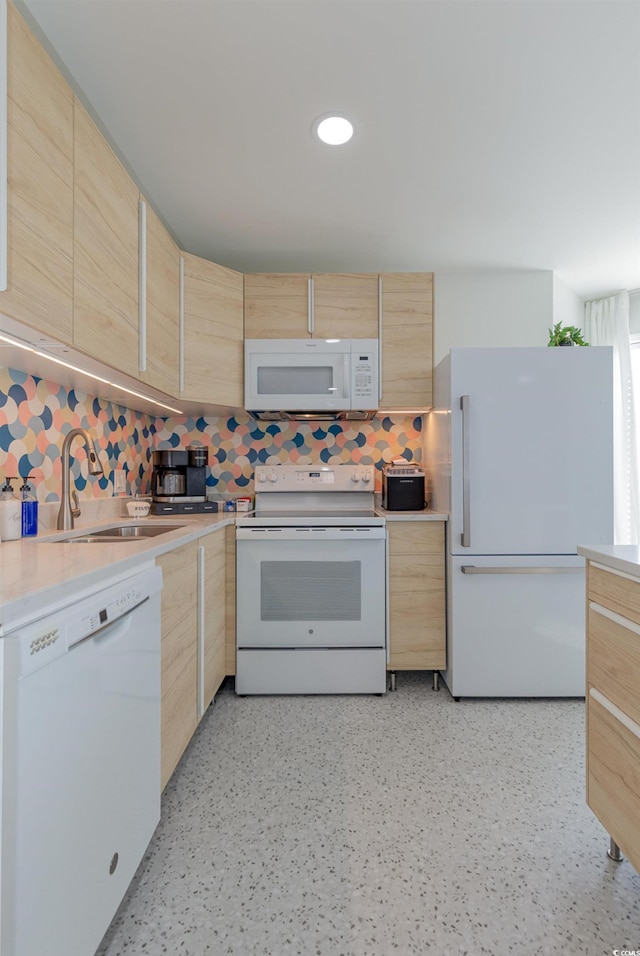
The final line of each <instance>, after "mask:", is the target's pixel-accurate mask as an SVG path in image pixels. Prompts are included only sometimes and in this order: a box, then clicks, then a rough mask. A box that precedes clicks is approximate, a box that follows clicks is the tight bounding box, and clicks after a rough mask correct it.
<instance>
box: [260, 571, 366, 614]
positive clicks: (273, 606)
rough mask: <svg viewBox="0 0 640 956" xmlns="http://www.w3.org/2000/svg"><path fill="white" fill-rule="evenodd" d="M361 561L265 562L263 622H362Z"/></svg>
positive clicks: (262, 603) (262, 594)
mask: <svg viewBox="0 0 640 956" xmlns="http://www.w3.org/2000/svg"><path fill="white" fill-rule="evenodd" d="M361 617H362V562H361V561H263V562H262V563H261V565H260V620H261V621H359V620H360V619H361Z"/></svg>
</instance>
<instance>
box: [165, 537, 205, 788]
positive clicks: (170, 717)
mask: <svg viewBox="0 0 640 956" xmlns="http://www.w3.org/2000/svg"><path fill="white" fill-rule="evenodd" d="M157 562H158V564H159V565H160V567H161V568H162V575H163V586H162V716H161V726H162V731H161V732H162V738H161V739H162V789H163V790H164V787H165V785H166V783H167V781H168V780H169V777H170V776H171V774H172V773H173V771H174V770H175V768H176V766H177V764H178V761H179V760H180V757H181V756H182V754H183V753H184V750H185V748H186V746H187V744H188V743H189V741H190V740H191V737H192V735H193V732H194V730H195V729H196V726H197V723H198V654H197V640H198V620H197V563H196V544H195V542H190V543H189V544H185V545H182V547H180V548H176V549H175V550H173V551H168V552H167V553H166V554H163V555H161V556H160V557H159V558H158V559H157Z"/></svg>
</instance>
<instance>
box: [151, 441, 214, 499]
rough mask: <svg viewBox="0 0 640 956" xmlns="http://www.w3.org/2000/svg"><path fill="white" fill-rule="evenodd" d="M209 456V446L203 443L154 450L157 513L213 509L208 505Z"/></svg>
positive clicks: (153, 488) (154, 484)
mask: <svg viewBox="0 0 640 956" xmlns="http://www.w3.org/2000/svg"><path fill="white" fill-rule="evenodd" d="M207 460H208V453H207V449H206V448H204V447H202V446H200V445H197V446H189V448H186V449H180V450H176V449H173V448H171V449H161V450H158V451H154V452H153V476H152V479H151V489H152V494H153V512H154V514H185V513H191V512H198V511H207V510H213V509H208V508H207V507H206V505H207V504H208V502H207V496H206V480H207Z"/></svg>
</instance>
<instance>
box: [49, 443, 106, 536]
mask: <svg viewBox="0 0 640 956" xmlns="http://www.w3.org/2000/svg"><path fill="white" fill-rule="evenodd" d="M77 437H82V439H83V440H84V445H85V448H86V449H87V458H88V460H89V474H90V475H101V474H103V471H102V465H101V464H100V462H99V461H98V452H97V450H96V446H95V445H94V443H93V439H92V438H91V435H90V434H89V432H88V431H86V430H85V429H84V428H72V429H71V431H70V432H67V434H66V435H65V438H64V441H63V443H62V494H61V500H60V511H59V512H58V530H59V531H70V530H71V529H72V528H73V519H74V518H77V517H79V515H80V508H79V506H78V492H77V491H76V490H75V489H74V490H73V492H71V494H72V495H73V505H72V504H71V500H70V494H69V491H70V486H71V463H70V458H71V442H72V441H73V439H74V438H77ZM74 506H75V507H74Z"/></svg>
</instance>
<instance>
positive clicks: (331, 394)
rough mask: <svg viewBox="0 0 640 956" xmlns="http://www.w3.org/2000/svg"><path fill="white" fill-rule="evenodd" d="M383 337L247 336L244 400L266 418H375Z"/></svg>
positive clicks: (261, 416) (255, 413) (249, 409)
mask: <svg viewBox="0 0 640 956" xmlns="http://www.w3.org/2000/svg"><path fill="white" fill-rule="evenodd" d="M378 394H379V389H378V340H377V339H245V343H244V404H245V408H246V410H247V411H248V412H250V413H251V414H252V415H253V416H254V417H255V418H259V419H262V420H281V419H287V418H294V419H305V418H308V419H336V418H337V419H340V418H353V419H360V420H366V419H369V418H372V417H373V415H374V414H375V412H376V410H377V408H378Z"/></svg>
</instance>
